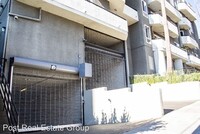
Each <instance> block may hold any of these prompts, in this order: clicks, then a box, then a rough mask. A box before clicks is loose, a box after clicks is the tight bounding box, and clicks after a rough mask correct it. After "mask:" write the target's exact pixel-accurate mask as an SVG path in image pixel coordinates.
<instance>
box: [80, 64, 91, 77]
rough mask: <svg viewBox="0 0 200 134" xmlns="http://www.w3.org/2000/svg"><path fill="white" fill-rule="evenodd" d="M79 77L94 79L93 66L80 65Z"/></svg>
mask: <svg viewBox="0 0 200 134" xmlns="http://www.w3.org/2000/svg"><path fill="white" fill-rule="evenodd" d="M79 77H81V78H88V77H92V64H90V63H82V64H80V68H79Z"/></svg>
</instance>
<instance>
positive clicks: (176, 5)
mask: <svg viewBox="0 0 200 134" xmlns="http://www.w3.org/2000/svg"><path fill="white" fill-rule="evenodd" d="M126 2H127V4H128V5H129V6H131V7H133V8H136V9H137V11H138V14H139V19H140V21H139V22H138V23H137V24H134V25H131V26H130V27H129V39H128V42H129V47H130V49H131V52H130V56H129V57H130V58H129V59H130V72H131V74H151V73H157V74H160V75H164V74H166V45H167V44H166V43H167V42H166V38H169V40H170V48H171V56H172V62H173V69H174V70H177V71H180V72H183V71H187V70H193V71H194V70H199V69H200V66H199V65H200V64H199V63H200V59H199V37H198V33H197V27H196V25H195V23H194V21H195V20H196V19H197V16H196V13H195V12H194V10H193V9H192V7H191V5H189V3H188V2H186V1H184V0H165V1H164V5H165V9H164V11H165V14H164V13H162V2H163V1H162V0H139V1H134V2H133V1H131V0H127V1H126ZM165 21H167V22H166V24H167V25H165ZM165 26H166V27H167V29H168V32H169V36H168V37H165V34H164V33H165V31H164V27H165Z"/></svg>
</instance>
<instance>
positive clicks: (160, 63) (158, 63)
mask: <svg viewBox="0 0 200 134" xmlns="http://www.w3.org/2000/svg"><path fill="white" fill-rule="evenodd" d="M154 60H155V67H156V73H157V74H160V75H165V74H166V61H165V54H164V52H163V51H162V50H159V49H156V50H155V51H154Z"/></svg>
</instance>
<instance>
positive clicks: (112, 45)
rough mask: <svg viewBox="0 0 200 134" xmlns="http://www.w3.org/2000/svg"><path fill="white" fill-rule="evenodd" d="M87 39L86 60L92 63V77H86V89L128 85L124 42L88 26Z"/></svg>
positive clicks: (86, 30)
mask: <svg viewBox="0 0 200 134" xmlns="http://www.w3.org/2000/svg"><path fill="white" fill-rule="evenodd" d="M85 40H86V41H85V61H86V62H87V63H91V64H92V78H87V79H86V89H93V88H98V87H107V88H108V90H111V89H118V88H124V87H126V85H127V73H126V60H125V47H124V42H123V41H121V40H119V39H116V38H113V37H110V36H108V35H105V34H102V33H99V32H96V31H93V30H91V29H87V28H85Z"/></svg>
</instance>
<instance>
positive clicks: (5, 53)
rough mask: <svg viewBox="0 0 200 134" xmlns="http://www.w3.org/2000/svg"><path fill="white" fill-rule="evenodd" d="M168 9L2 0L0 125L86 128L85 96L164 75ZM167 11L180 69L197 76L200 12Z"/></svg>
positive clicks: (154, 2) (90, 1)
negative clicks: (199, 20)
mask: <svg viewBox="0 0 200 134" xmlns="http://www.w3.org/2000/svg"><path fill="white" fill-rule="evenodd" d="M162 2H163V1H162V0H126V1H125V0H67V1H64V0H45V1H44V0H34V1H31V0H1V7H0V8H1V16H0V22H1V23H0V26H1V37H0V39H1V40H0V48H1V49H0V54H1V55H0V56H1V59H2V60H1V74H2V80H3V81H2V83H1V94H2V98H3V100H2V101H1V103H0V104H1V105H0V106H1V107H3V105H4V107H5V110H3V111H0V117H1V118H0V122H1V124H3V123H5V122H6V120H7V119H6V118H5V116H6V115H7V117H8V122H9V123H10V124H11V125H19V126H21V125H22V124H27V125H29V126H34V125H39V126H41V125H42V124H46V127H47V126H51V125H53V126H57V125H59V126H63V127H66V126H67V125H71V124H73V125H83V124H84V116H83V111H84V100H82V99H83V95H84V94H83V91H84V90H89V89H93V88H98V87H108V89H118V88H123V87H126V86H128V84H129V76H130V75H134V74H153V73H157V74H160V75H162V74H165V73H166V44H165V39H166V38H167V37H165V36H164V24H163V14H162V13H161V3H162ZM165 5H166V8H165V10H166V16H165V18H166V20H165V21H167V27H168V29H169V37H168V38H169V39H170V43H171V45H170V46H171V54H172V59H173V63H174V69H175V70H183V69H185V68H192V69H196V70H198V68H200V59H199V57H198V56H199V49H198V48H199V45H198V41H199V40H198V35H197V30H196V27H195V23H194V20H196V14H195V12H194V11H193V10H192V9H191V7H190V6H189V5H188V3H186V2H184V1H174V0H170V1H165ZM84 63H90V65H92V70H91V68H90V65H89V66H88V65H87V64H84ZM90 71H92V76H91V75H88V74H90V73H88V72H90ZM3 74H4V75H3ZM80 74H83V75H80ZM4 76H5V77H4ZM5 78H6V79H5ZM8 98H12V99H8ZM13 111H14V112H13ZM43 127H45V126H43ZM20 130H21V129H20ZM21 131H23V130H21Z"/></svg>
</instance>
